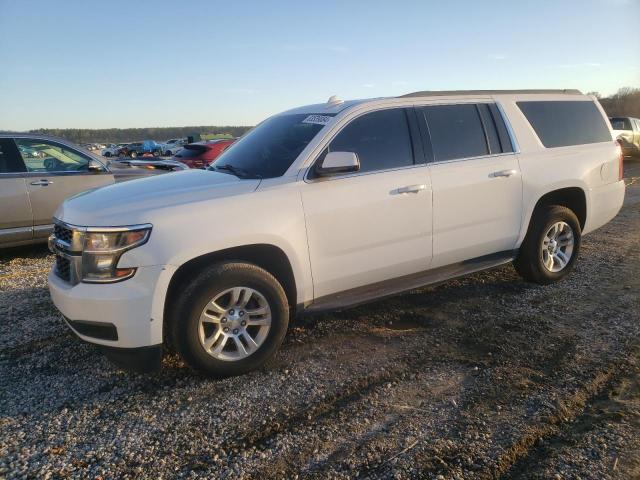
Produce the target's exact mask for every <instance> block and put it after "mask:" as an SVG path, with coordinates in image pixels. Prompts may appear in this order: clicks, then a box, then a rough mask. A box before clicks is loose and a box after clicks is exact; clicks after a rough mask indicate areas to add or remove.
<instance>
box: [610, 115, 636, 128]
mask: <svg viewBox="0 0 640 480" xmlns="http://www.w3.org/2000/svg"><path fill="white" fill-rule="evenodd" d="M609 121H610V122H611V128H613V129H614V130H633V128H631V121H630V120H629V119H628V118H620V117H614V118H610V119H609Z"/></svg>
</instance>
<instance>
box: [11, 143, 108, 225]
mask: <svg viewBox="0 0 640 480" xmlns="http://www.w3.org/2000/svg"><path fill="white" fill-rule="evenodd" d="M16 144H17V146H18V150H19V151H20V154H21V156H22V159H23V161H24V164H25V165H26V168H27V173H26V175H25V180H26V188H27V192H28V194H29V200H30V202H31V208H32V211H33V226H34V238H46V237H47V236H48V235H49V232H50V230H51V228H52V222H53V221H52V217H53V214H54V212H55V211H56V209H57V208H58V206H59V205H60V204H61V203H62V202H63V201H64V200H65V199H66V198H68V197H70V196H72V195H75V194H77V193H80V192H83V191H85V190H91V189H93V188H96V187H101V186H103V185H109V184H112V183H114V178H113V174H111V172H109V171H108V170H107V169H106V168H105V167H102V166H100V165H99V164H98V162H96V161H95V160H94V159H92V158H91V157H90V156H88V155H85V154H83V153H82V152H79V151H77V150H75V149H72V148H70V147H68V146H67V145H64V144H62V143H58V142H55V141H53V140H43V139H34V138H16ZM90 167H92V168H90ZM95 167H98V168H97V169H95V170H94V168H95Z"/></svg>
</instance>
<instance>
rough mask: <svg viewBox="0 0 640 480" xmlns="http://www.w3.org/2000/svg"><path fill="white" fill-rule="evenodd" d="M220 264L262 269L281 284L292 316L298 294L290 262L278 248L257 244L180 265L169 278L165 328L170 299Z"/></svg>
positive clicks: (233, 248) (202, 257)
mask: <svg viewBox="0 0 640 480" xmlns="http://www.w3.org/2000/svg"><path fill="white" fill-rule="evenodd" d="M223 261H238V262H247V263H253V264H255V265H257V266H259V267H261V268H264V269H265V270H266V271H267V272H269V273H270V274H271V275H273V276H274V277H275V278H276V279H277V280H278V282H280V284H281V285H282V288H283V289H284V291H285V294H286V296H287V300H288V302H289V306H290V309H291V311H292V312H295V308H296V301H297V295H298V292H297V285H296V280H295V275H294V272H293V267H292V265H291V261H290V260H289V258H288V257H287V254H286V253H285V252H284V251H283V250H282V249H281V248H280V247H277V246H275V245H272V244H266V243H259V244H251V245H243V246H238V247H231V248H226V249H222V250H217V251H215V252H210V253H206V254H203V255H200V256H197V257H194V258H191V259H190V260H188V261H187V262H185V263H183V264H182V265H180V267H179V268H178V269H177V270H176V271H175V272H174V273H173V275H172V276H171V280H170V281H169V285H168V287H167V292H166V295H165V298H164V315H163V317H164V322H163V323H164V325H165V326H166V323H167V321H168V319H170V318H171V305H172V302H171V299H172V298H174V296H175V295H177V294H178V293H179V292H180V290H181V287H183V286H184V285H185V284H186V283H188V282H189V280H190V279H191V278H193V277H194V276H195V275H197V273H198V272H201V271H202V270H203V269H205V268H207V267H209V266H211V265H213V264H215V263H219V262H223ZM163 330H165V331H166V328H163Z"/></svg>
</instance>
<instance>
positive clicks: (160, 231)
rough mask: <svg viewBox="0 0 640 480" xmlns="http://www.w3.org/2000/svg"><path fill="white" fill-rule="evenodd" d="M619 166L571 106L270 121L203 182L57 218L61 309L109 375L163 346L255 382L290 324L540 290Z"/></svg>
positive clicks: (186, 179) (212, 370) (123, 191)
mask: <svg viewBox="0 0 640 480" xmlns="http://www.w3.org/2000/svg"><path fill="white" fill-rule="evenodd" d="M621 162H622V160H621V151H620V147H619V145H617V144H616V142H615V141H614V140H613V138H612V135H611V127H610V124H609V122H608V121H607V117H606V116H605V114H604V112H603V110H602V108H601V107H600V105H599V104H598V102H597V101H596V100H595V99H594V98H592V97H588V96H585V95H582V94H581V93H580V92H578V91H575V90H558V91H549V90H547V91H534V90H528V91H466V92H417V93H413V94H409V95H405V96H402V97H398V98H380V99H373V100H355V101H341V100H338V99H336V98H335V97H332V98H331V99H329V101H328V102H327V103H326V104H319V105H310V106H306V107H300V108H296V109H293V110H289V111H287V112H284V113H281V114H278V115H275V116H273V117H271V118H269V119H267V120H265V121H263V122H262V123H260V124H259V125H258V126H257V127H255V128H254V129H253V130H251V131H250V132H249V133H247V134H246V135H245V136H244V137H243V138H242V139H241V140H239V141H238V142H236V143H235V144H234V145H233V146H232V147H231V148H229V149H228V150H227V151H225V152H224V154H223V155H221V156H220V157H219V158H218V159H217V160H216V161H215V162H214V163H213V164H212V166H211V167H210V168H208V169H207V170H192V171H187V172H179V173H174V174H171V175H162V176H157V177H152V178H147V179H141V180H136V181H132V182H126V183H122V184H116V185H112V186H107V187H104V188H100V189H97V190H94V191H91V192H89V193H85V194H80V195H78V196H76V197H74V198H71V199H68V200H67V201H65V202H64V203H63V204H62V205H61V207H60V208H59V209H58V211H57V213H56V215H55V217H56V218H55V222H56V225H55V230H54V234H53V236H52V237H51V238H50V248H51V249H52V251H53V252H54V253H55V254H56V262H55V265H54V267H53V269H52V271H51V272H50V274H49V288H50V291H51V296H52V298H53V302H54V303H55V305H56V306H57V308H58V309H59V310H60V311H61V312H62V314H63V315H64V317H65V321H66V322H67V324H68V325H69V327H70V328H71V329H72V330H73V331H74V332H75V333H76V334H77V335H78V336H79V337H80V338H82V339H83V340H86V341H88V342H92V343H95V344H99V345H101V346H103V347H104V348H105V350H106V352H107V354H108V356H109V357H110V358H111V359H112V360H114V361H115V362H116V363H117V364H119V365H124V366H129V367H130V368H134V369H137V370H139V371H148V370H151V369H153V368H157V367H158V366H159V365H160V361H161V358H162V351H163V346H168V347H171V348H173V349H175V350H177V351H178V352H179V354H180V355H181V356H182V357H183V358H184V360H185V361H186V362H187V363H188V364H189V365H190V366H192V367H194V368H195V369H198V370H200V371H203V372H205V373H208V374H210V375H214V376H227V375H237V374H242V373H244V372H247V371H249V370H251V369H254V368H256V367H258V366H259V365H261V364H262V363H263V362H265V361H266V360H267V359H268V358H269V357H271V356H272V355H273V354H274V352H275V351H276V350H277V348H278V346H279V345H280V343H281V342H282V340H283V337H284V335H285V332H286V331H287V325H288V323H289V319H290V318H291V317H292V316H293V315H295V314H299V313H303V312H310V311H318V310H323V309H339V308H344V307H347V306H350V305H355V304H359V303H363V302H367V301H371V300H375V299H379V298H381V297H384V296H387V295H393V294H397V293H399V292H402V291H406V290H409V289H414V288H416V287H419V286H422V285H427V284H432V283H435V282H441V281H444V280H447V279H450V278H453V277H458V276H461V275H466V274H469V273H471V272H475V271H478V270H482V269H486V268H490V267H494V266H497V265H500V264H504V263H506V262H510V261H513V262H514V264H515V268H516V269H517V271H518V272H519V273H520V274H521V275H522V277H524V278H525V279H526V280H529V281H533V282H537V283H540V284H548V283H552V282H555V281H558V280H560V279H562V278H563V277H564V276H565V275H567V274H568V273H569V272H570V270H571V269H572V267H573V265H574V263H575V261H576V258H577V256H578V252H579V250H580V240H581V236H582V235H584V234H586V233H589V232H591V231H593V230H594V229H596V228H598V227H600V226H602V225H604V224H605V223H607V222H608V221H609V220H611V219H612V218H613V217H614V216H615V215H616V214H617V212H618V211H619V209H620V208H621V205H622V202H623V198H624V182H623V181H622V171H621Z"/></svg>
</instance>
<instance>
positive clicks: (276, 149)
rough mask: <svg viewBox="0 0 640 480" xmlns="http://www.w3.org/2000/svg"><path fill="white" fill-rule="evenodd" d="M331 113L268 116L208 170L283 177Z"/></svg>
mask: <svg viewBox="0 0 640 480" xmlns="http://www.w3.org/2000/svg"><path fill="white" fill-rule="evenodd" d="M330 116H332V115H309V114H306V113H303V114H295V115H281V116H277V117H272V118H269V119H267V120H265V121H264V122H262V123H261V124H259V125H258V126H257V127H256V128H254V129H253V130H251V131H250V132H249V133H247V134H246V135H245V136H244V137H242V138H241V139H240V140H238V141H237V142H236V143H234V144H233V145H232V146H231V147H229V148H228V149H227V150H225V151H224V153H223V154H222V155H220V156H219V157H218V158H217V159H216V161H215V162H214V163H212V164H211V166H210V167H209V170H221V171H224V172H225V173H226V172H231V173H233V174H236V173H238V172H241V173H242V174H243V175H244V176H245V177H253V178H274V177H280V176H282V175H284V172H286V171H287V169H288V168H289V167H290V166H291V164H292V163H293V161H294V160H295V159H296V158H297V157H298V155H300V152H302V150H304V148H305V147H306V146H307V145H308V144H309V142H311V140H313V137H315V136H316V134H317V133H318V132H319V131H320V130H322V127H324V125H325V124H326V123H327V122H328V120H329V117H330ZM229 166H231V167H232V168H228V167H229ZM225 167H226V168H225Z"/></svg>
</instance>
